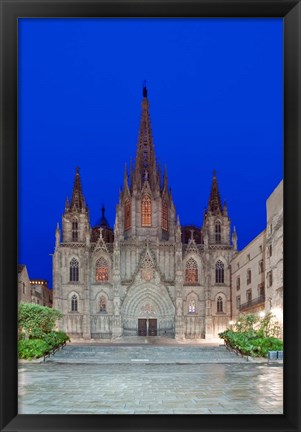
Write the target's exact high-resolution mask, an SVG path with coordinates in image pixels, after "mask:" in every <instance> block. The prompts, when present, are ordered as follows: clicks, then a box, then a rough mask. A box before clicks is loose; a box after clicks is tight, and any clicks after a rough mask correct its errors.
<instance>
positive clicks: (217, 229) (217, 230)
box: [215, 221, 222, 243]
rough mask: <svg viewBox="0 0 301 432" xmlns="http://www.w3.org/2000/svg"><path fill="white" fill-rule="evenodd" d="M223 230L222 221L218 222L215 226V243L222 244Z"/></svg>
mask: <svg viewBox="0 0 301 432" xmlns="http://www.w3.org/2000/svg"><path fill="white" fill-rule="evenodd" d="M221 232H222V228H221V223H220V221H217V222H216V224H215V243H221V241H222V234H221Z"/></svg>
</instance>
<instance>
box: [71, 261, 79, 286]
mask: <svg viewBox="0 0 301 432" xmlns="http://www.w3.org/2000/svg"><path fill="white" fill-rule="evenodd" d="M78 280H79V264H78V261H77V259H75V258H72V260H71V261H70V282H78Z"/></svg>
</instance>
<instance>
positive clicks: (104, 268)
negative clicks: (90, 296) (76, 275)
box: [95, 257, 109, 282]
mask: <svg viewBox="0 0 301 432" xmlns="http://www.w3.org/2000/svg"><path fill="white" fill-rule="evenodd" d="M95 279H96V281H97V282H105V281H107V280H109V266H108V263H107V261H106V260H105V259H104V258H103V257H101V258H99V260H98V261H97V262H96V274H95Z"/></svg>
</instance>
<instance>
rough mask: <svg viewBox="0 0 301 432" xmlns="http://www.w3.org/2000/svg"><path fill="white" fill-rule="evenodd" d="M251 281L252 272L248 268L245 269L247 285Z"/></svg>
mask: <svg viewBox="0 0 301 432" xmlns="http://www.w3.org/2000/svg"><path fill="white" fill-rule="evenodd" d="M251 281H252V273H251V270H250V269H248V270H247V285H249V284H250V283H251Z"/></svg>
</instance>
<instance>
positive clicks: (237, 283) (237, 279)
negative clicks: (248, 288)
mask: <svg viewBox="0 0 301 432" xmlns="http://www.w3.org/2000/svg"><path fill="white" fill-rule="evenodd" d="M236 289H237V291H239V290H240V276H237V278H236Z"/></svg>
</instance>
